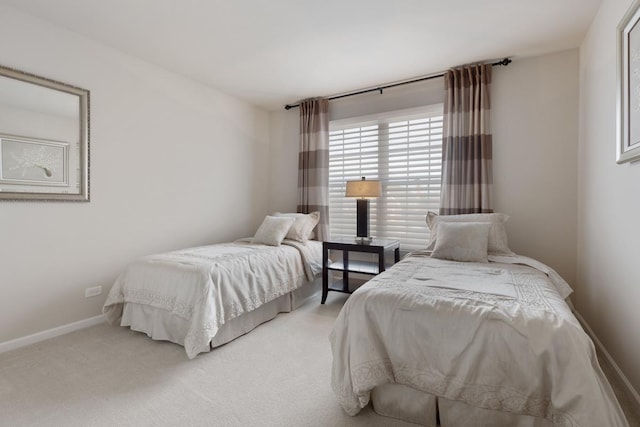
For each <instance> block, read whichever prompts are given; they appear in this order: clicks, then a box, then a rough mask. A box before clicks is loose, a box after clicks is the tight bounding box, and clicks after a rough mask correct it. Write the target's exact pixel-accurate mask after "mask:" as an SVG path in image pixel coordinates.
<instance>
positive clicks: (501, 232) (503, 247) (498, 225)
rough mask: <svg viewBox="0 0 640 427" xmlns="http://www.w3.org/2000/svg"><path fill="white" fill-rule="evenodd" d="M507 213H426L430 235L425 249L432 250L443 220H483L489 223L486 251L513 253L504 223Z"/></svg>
mask: <svg viewBox="0 0 640 427" xmlns="http://www.w3.org/2000/svg"><path fill="white" fill-rule="evenodd" d="M508 219H509V215H506V214H503V213H487V214H464V215H438V214H436V213H435V212H428V213H427V218H426V221H427V226H429V230H431V237H430V238H429V243H428V245H427V250H433V248H434V247H435V244H436V241H437V236H438V224H442V223H445V222H484V223H489V224H491V228H490V229H489V246H488V248H487V251H488V252H489V253H490V254H492V255H513V252H512V251H511V249H509V243H508V240H507V229H506V228H505V226H504V224H505V223H506V222H507V220H508Z"/></svg>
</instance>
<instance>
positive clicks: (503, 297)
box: [330, 256, 627, 427]
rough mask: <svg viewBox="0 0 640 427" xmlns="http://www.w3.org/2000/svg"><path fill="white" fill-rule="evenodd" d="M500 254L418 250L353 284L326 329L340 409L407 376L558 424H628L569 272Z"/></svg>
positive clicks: (419, 385) (351, 409) (448, 393)
mask: <svg viewBox="0 0 640 427" xmlns="http://www.w3.org/2000/svg"><path fill="white" fill-rule="evenodd" d="M499 260H500V261H501V262H502V263H458V262H453V261H444V260H437V259H433V258H429V257H425V256H411V257H408V258H405V259H404V260H403V261H401V262H400V263H398V264H396V265H395V266H394V267H392V268H391V269H389V270H387V271H385V272H384V273H382V274H380V275H378V276H377V277H375V278H374V279H372V280H371V281H369V282H368V283H366V284H365V285H363V286H362V287H361V288H360V289H358V290H357V291H356V292H354V293H353V295H351V297H349V299H348V300H347V302H346V303H345V305H344V307H343V309H342V311H341V312H340V314H339V316H338V318H337V321H336V324H335V327H334V330H333V331H332V333H331V336H330V341H331V345H332V351H333V367H332V386H333V389H334V391H335V393H336V394H337V396H338V399H339V401H340V404H341V405H342V407H343V408H344V410H345V411H346V412H347V413H348V414H350V415H355V414H357V413H358V412H359V411H360V409H361V408H363V407H364V406H366V405H367V403H368V402H369V395H370V391H371V390H372V389H373V388H375V387H376V386H378V385H381V384H385V383H400V384H404V385H408V386H410V387H413V388H415V389H418V390H422V391H424V392H428V393H431V394H434V395H437V396H442V397H445V398H447V399H451V400H456V401H461V402H465V403H467V404H469V405H473V406H476V407H481V408H486V409H493V410H499V411H507V412H511V413H516V414H526V415H532V416H536V417H541V418H545V419H547V420H549V421H550V422H552V423H553V424H555V425H561V426H597V427H602V426H608V427H614V426H626V425H627V423H626V420H625V418H624V415H623V413H622V411H621V409H620V406H619V405H618V402H617V401H616V399H615V396H614V394H613V391H612V389H611V387H610V385H609V383H608V382H607V380H606V378H605V376H604V374H603V373H602V370H601V369H600V366H599V365H598V361H597V358H596V352H595V348H594V346H593V344H592V342H591V340H590V339H589V338H588V336H587V335H586V334H585V332H584V331H583V329H582V328H581V326H580V324H579V323H578V321H577V319H576V318H575V317H574V316H573V314H572V313H571V311H570V309H569V307H568V305H567V304H566V303H565V301H564V297H566V296H567V295H568V293H570V291H571V290H570V288H569V287H568V285H567V284H566V282H564V280H562V278H560V276H558V275H557V273H555V272H553V270H551V269H550V268H549V267H547V266H545V265H543V264H541V263H539V262H537V261H534V260H531V259H529V258H524V257H517V256H515V257H500V258H499ZM505 262H509V263H510V264H506V263H505ZM519 263H521V264H530V265H534V266H536V265H537V266H538V267H539V268H541V269H542V270H544V272H541V271H540V270H536V269H534V268H531V267H528V266H524V265H515V264H519ZM550 277H551V280H550Z"/></svg>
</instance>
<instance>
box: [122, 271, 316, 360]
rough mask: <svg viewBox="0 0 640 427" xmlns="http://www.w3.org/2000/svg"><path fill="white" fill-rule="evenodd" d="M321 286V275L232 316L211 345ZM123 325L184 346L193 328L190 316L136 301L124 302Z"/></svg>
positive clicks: (301, 301)
mask: <svg viewBox="0 0 640 427" xmlns="http://www.w3.org/2000/svg"><path fill="white" fill-rule="evenodd" d="M320 289H321V279H320V278H319V277H317V278H316V279H315V280H314V281H313V282H308V281H307V282H305V284H303V285H302V286H300V287H299V288H297V289H295V290H294V291H292V292H290V293H288V294H285V295H282V296H281V297H279V298H276V299H275V300H273V301H271V302H268V303H266V304H263V305H261V306H260V307H258V308H257V309H255V310H253V311H250V312H248V313H245V314H243V315H241V316H239V317H236V318H234V319H231V320H230V321H228V322H227V323H225V324H224V325H222V326H221V327H220V329H219V330H218V333H217V334H216V335H215V336H214V337H213V338H212V339H211V345H210V347H211V348H214V347H218V346H221V345H223V344H226V343H228V342H230V341H232V340H234V339H236V338H238V337H239V336H242V335H244V334H246V333H248V332H250V331H251V330H253V329H255V328H256V327H257V326H258V325H260V324H262V323H264V322H267V321H269V320H271V319H273V318H274V317H276V316H277V315H278V313H289V312H291V311H293V310H295V309H297V308H298V307H300V306H302V305H303V304H304V303H305V302H307V301H308V300H309V299H311V298H312V297H313V296H314V295H315V294H317V293H318V292H319V291H320ZM120 326H127V327H130V328H131V330H134V331H137V332H143V333H145V334H147V335H148V336H149V337H150V338H152V339H154V340H160V341H170V342H173V343H176V344H179V345H182V346H184V337H185V336H186V334H187V330H188V328H189V324H188V322H187V321H186V320H184V319H182V318H179V317H177V316H175V315H173V314H171V313H170V312H168V311H166V310H163V309H160V308H155V307H152V306H149V305H142V304H135V303H125V304H124V307H123V309H122V321H121V323H120Z"/></svg>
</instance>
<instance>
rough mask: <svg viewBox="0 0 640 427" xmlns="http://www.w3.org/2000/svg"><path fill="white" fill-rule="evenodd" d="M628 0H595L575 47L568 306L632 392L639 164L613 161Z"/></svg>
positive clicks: (636, 354) (637, 319)
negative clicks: (619, 39) (574, 245)
mask: <svg viewBox="0 0 640 427" xmlns="http://www.w3.org/2000/svg"><path fill="white" fill-rule="evenodd" d="M631 3H632V1H631V0H603V2H602V4H601V6H600V10H599V12H598V14H597V15H596V17H595V19H594V21H593V23H592V25H591V27H590V29H589V32H588V33H587V36H586V37H585V39H584V41H583V43H582V46H581V47H580V125H579V129H580V142H579V175H578V182H579V184H578V188H579V191H578V239H577V241H578V283H577V286H576V287H577V292H576V297H575V298H574V301H575V304H576V307H577V309H578V310H579V312H580V313H581V314H582V316H583V317H584V318H585V320H586V321H587V323H588V324H589V326H590V327H591V328H592V329H593V331H594V332H595V334H596V336H597V337H598V339H599V340H600V341H601V342H602V343H603V345H604V347H605V348H606V349H607V351H608V352H609V353H610V354H611V356H612V357H613V359H614V360H615V362H616V363H617V364H618V365H619V367H620V368H621V369H622V371H623V372H624V374H625V375H626V377H627V379H628V380H629V381H630V382H631V384H632V385H633V387H634V388H635V390H636V391H637V390H640V363H639V362H638V361H639V360H640V333H639V332H638V325H640V310H639V309H638V301H640V262H639V258H638V248H639V247H640V243H639V241H640V240H639V239H640V221H639V220H638V214H639V213H640V163H638V164H629V163H626V164H623V165H618V164H617V163H616V161H615V147H616V77H617V76H616V26H617V25H618V22H619V21H620V19H621V18H622V16H623V15H624V13H625V11H626V10H627V8H628V7H629V6H630V5H631Z"/></svg>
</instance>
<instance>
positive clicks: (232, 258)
mask: <svg viewBox="0 0 640 427" xmlns="http://www.w3.org/2000/svg"><path fill="white" fill-rule="evenodd" d="M284 233H286V230H285V232H284ZM283 236H284V235H283ZM254 240H255V238H254ZM280 240H282V239H279V240H278V241H276V243H278V245H265V244H255V243H251V241H252V240H251V239H243V240H238V241H236V242H232V243H221V244H215V245H209V246H202V247H196V248H190V249H184V250H179V251H175V252H169V253H163V254H158V255H152V256H147V257H144V258H141V259H139V260H137V261H134V262H132V263H131V264H130V265H128V266H127V268H126V269H125V271H124V272H123V273H122V274H121V275H120V276H119V277H118V279H117V280H116V282H115V283H114V285H113V287H112V289H111V291H110V292H109V296H108V298H107V300H106V302H105V304H104V307H103V313H104V314H105V315H106V317H107V319H108V321H109V322H111V323H119V324H120V325H122V326H129V327H131V329H133V330H136V331H140V332H145V333H146V334H147V335H149V336H150V337H152V338H154V339H159V340H168V341H172V342H175V343H177V344H180V345H183V346H184V348H185V350H186V353H187V356H188V357H189V358H193V357H195V356H196V355H197V354H198V353H201V352H206V351H209V350H210V348H212V347H215V346H218V345H222V344H224V343H226V342H228V341H231V340H232V339H234V338H236V337H238V336H240V335H242V334H244V333H247V332H248V331H250V330H251V329H253V328H255V327H256V326H257V325H259V324H260V323H263V322H265V321H267V320H269V319H271V318H273V317H275V316H276V315H277V314H278V313H279V312H287V311H291V310H293V309H295V308H296V307H297V306H299V305H301V303H302V302H304V299H305V298H306V297H308V296H310V295H312V294H313V293H314V292H316V291H317V289H318V287H317V284H316V285H314V279H315V278H317V277H318V273H319V272H320V271H321V263H322V243H321V242H317V241H312V240H308V241H305V242H299V241H295V240H288V239H284V240H282V242H281V243H282V244H280ZM305 240H306V239H305ZM317 282H318V281H316V283H317Z"/></svg>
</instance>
